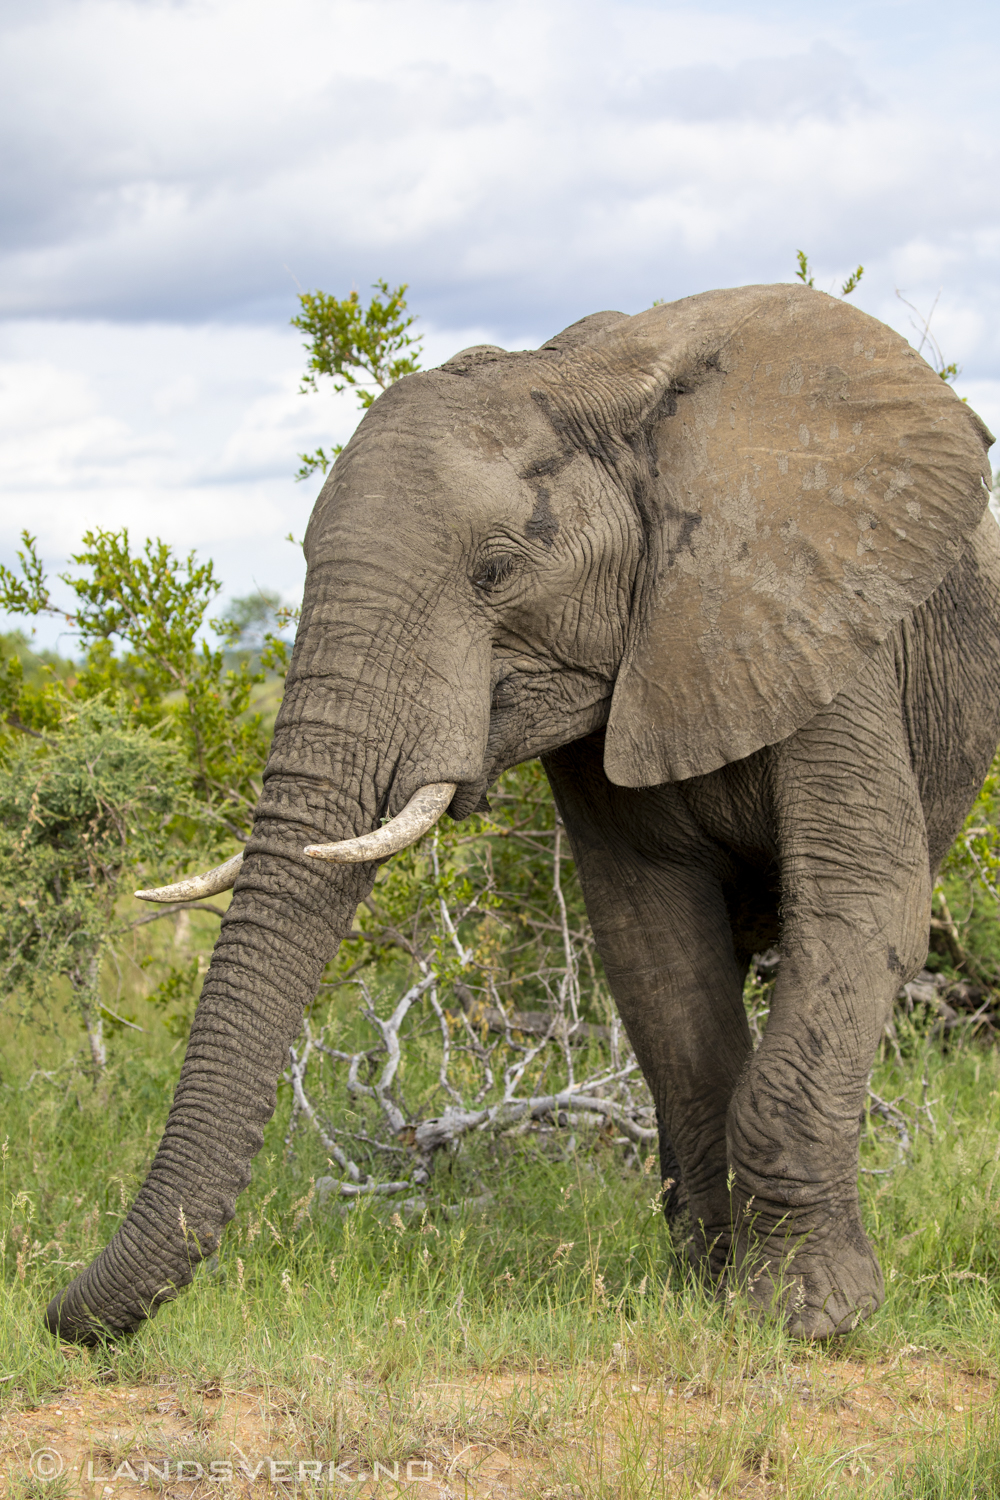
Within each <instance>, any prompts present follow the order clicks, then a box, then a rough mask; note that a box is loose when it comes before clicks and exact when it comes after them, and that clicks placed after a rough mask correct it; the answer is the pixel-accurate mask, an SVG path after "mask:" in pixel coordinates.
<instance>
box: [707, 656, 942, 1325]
mask: <svg viewBox="0 0 1000 1500" xmlns="http://www.w3.org/2000/svg"><path fill="white" fill-rule="evenodd" d="M869 686H870V685H869ZM864 687H865V684H860V685H859V687H858V689H857V690H856V693H855V697H854V701H849V702H845V701H842V700H839V699H838V700H836V701H835V703H834V704H833V705H831V708H830V709H829V710H827V711H825V712H824V713H823V714H822V715H821V716H819V717H818V718H817V719H816V720H814V721H813V722H812V723H811V724H810V725H808V726H807V727H806V729H805V730H804V731H800V733H799V735H797V736H795V737H794V739H793V740H791V741H788V742H786V744H785V745H784V746H782V747H781V752H780V755H779V764H778V767H777V773H776V775H775V785H776V787H777V798H778V802H779V806H778V818H779V824H780V827H781V843H782V870H783V879H784V901H783V928H782V938H781V949H782V959H781V966H780V970H779V977H778V980H777V983H776V985H775V991H774V996H773V1000H772V1006H771V1014H770V1020H769V1023H768V1028H767V1032H766V1034H765V1037H764V1040H763V1042H762V1043H761V1046H760V1047H759V1048H758V1050H757V1052H756V1054H755V1055H754V1057H753V1058H752V1060H751V1061H750V1063H749V1064H748V1067H747V1069H746V1072H745V1073H744V1075H743V1077H742V1078H741V1080H740V1082H739V1085H738V1087H737V1089H736V1090H735V1092H734V1094H733V1098H732V1102H731V1104H730V1109H729V1118H728V1123H727V1134H728V1143H729V1144H728V1149H729V1159H730V1164H731V1166H732V1169H733V1173H734V1188H733V1198H734V1209H736V1210H737V1211H738V1213H739V1221H738V1230H737V1260H738V1262H739V1263H740V1266H741V1272H742V1276H743V1279H744V1282H745V1284H746V1286H747V1288H748V1290H749V1292H750V1294H751V1296H752V1297H754V1299H755V1300H756V1301H757V1302H758V1303H759V1304H760V1305H761V1306H762V1307H767V1308H772V1309H775V1308H778V1307H780V1309H781V1310H782V1311H783V1313H784V1314H785V1316H786V1317H787V1320H788V1326H789V1329H790V1331H791V1332H793V1333H794V1334H796V1335H798V1336H800V1337H807V1338H823V1337H826V1336H827V1335H830V1334H833V1333H839V1332H845V1331H847V1330H848V1329H850V1328H852V1327H853V1326H854V1325H855V1324H856V1323H857V1322H858V1321H859V1320H860V1319H861V1318H864V1317H866V1316H868V1315H869V1314H870V1313H871V1312H873V1311H874V1310H875V1309H877V1308H878V1307H879V1306H880V1305H881V1303H882V1300H883V1297H884V1286H883V1280H882V1272H881V1269H880V1267H879V1264H878V1261H877V1259H876V1256H875V1253H874V1250H873V1249H872V1246H871V1244H870V1242H869V1240H868V1237H867V1235H866V1234H865V1231H864V1227H863V1225H862V1222H861V1213H860V1204H859V1199H858V1147H859V1140H860V1129H861V1123H860V1122H861V1117H862V1111H863V1108H864V1101H865V1091H866V1085H867V1080H868V1077H869V1073H870V1070H871V1066H872V1063H873V1060H874V1056H875V1051H876V1048H877V1046H878V1041H879V1038H880V1036H881V1034H882V1030H883V1027H884V1025H885V1022H886V1020H887V1018H888V1016H889V1014H890V1011H891V1007H892V1002H893V997H894V995H895V994H896V992H897V990H898V988H899V985H900V984H901V983H902V982H903V981H904V980H905V979H907V978H908V977H909V976H910V975H911V974H912V973H913V972H914V971H915V970H916V969H917V968H918V967H919V965H920V963H921V962H922V960H923V957H924V954H925V953H926V944H927V931H928V918H929V915H930V874H929V869H928V858H927V846H926V832H925V827H924V819H923V812H922V809H921V806H920V801H919V797H918V794H917V787H916V783H915V779H914V776H913V773H912V770H911V768H910V764H909V758H908V755H907V753H906V747H905V744H904V743H903V737H902V731H901V728H900V727H899V721H898V720H897V721H896V728H895V730H894V729H893V725H892V715H891V714H890V713H888V712H886V707H885V703H884V701H882V703H881V707H882V714H881V722H878V721H877V719H876V718H875V717H874V716H873V715H872V714H871V713H870V712H869V711H868V710H870V708H871V701H870V700H866V698H865V696H864V694H863V692H862V691H861V690H862V689H863V688H864ZM873 696H874V697H875V699H876V702H878V701H879V700H878V698H877V695H875V694H874V693H873Z"/></svg>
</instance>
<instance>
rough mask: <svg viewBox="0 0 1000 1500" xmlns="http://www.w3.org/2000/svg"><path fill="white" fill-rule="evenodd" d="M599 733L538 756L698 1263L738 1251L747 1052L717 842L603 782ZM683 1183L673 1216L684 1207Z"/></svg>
mask: <svg viewBox="0 0 1000 1500" xmlns="http://www.w3.org/2000/svg"><path fill="white" fill-rule="evenodd" d="M602 749H603V738H602V737H601V736H594V737H593V738H591V739H588V740H583V741H577V742H576V743H575V744H572V745H569V746H567V747H565V748H564V749H562V750H559V751H556V752H553V753H551V754H549V755H547V756H546V757H545V758H544V764H545V769H546V771H547V772H548V776H549V780H550V782H551V784H552V788H553V792H554V794H555V798H556V802H557V805H558V807H559V811H560V813H561V814H562V817H563V821H564V822H565V825H566V828H567V831H568V833H569V837H570V841H571V843H572V846H573V852H574V855H575V856H576V862H577V870H578V873H579V877H580V882H581V885H582V888H583V894H584V898H585V900H586V903H587V911H588V913H589V916H590V920H591V924H592V926H593V929H594V936H595V938H596V940H597V947H598V951H599V952H600V955H601V958H602V960H603V962H604V967H605V971H606V973H607V976H608V982H609V984H610V987H611V993H612V995H613V996H614V999H615V1003H616V1004H617V1006H618V1009H619V1011H620V1013H621V1017H622V1020H623V1022H624V1024H625V1029H626V1031H627V1033H628V1036H629V1040H630V1042H631V1043H632V1046H633V1048H634V1049H635V1054H636V1057H637V1059H638V1061H639V1065H640V1067H641V1068H642V1071H643V1073H644V1075H645V1077H646V1080H647V1082H648V1083H649V1087H650V1090H651V1092H652V1095H653V1100H654V1103H655V1105H656V1113H657V1121H658V1124H659V1129H660V1145H661V1166H662V1170H663V1175H664V1178H666V1179H668V1180H669V1179H671V1178H675V1179H676V1171H677V1165H679V1167H680V1174H681V1179H682V1182H683V1190H682V1191H683V1196H684V1197H686V1200H687V1208H688V1210H689V1212H690V1217H691V1222H692V1231H693V1239H692V1244H691V1250H692V1253H693V1254H694V1256H695V1257H696V1259H698V1260H699V1261H701V1262H703V1263H706V1268H710V1269H711V1270H712V1271H713V1272H714V1273H718V1272H719V1271H721V1269H722V1267H723V1265H724V1264H725V1262H726V1260H727V1258H728V1253H729V1246H730V1237H731V1234H730V1232H731V1216H730V1203H729V1192H728V1186H727V1180H726V1179H727V1172H728V1162H727V1159H726V1114H727V1109H728V1106H729V1100H730V1096H731V1094H732V1092H733V1089H734V1088H735V1086H736V1083H737V1080H738V1079H739V1077H740V1074H741V1072H742V1071H743V1068H744V1066H745V1064H746V1061H747V1058H748V1056H749V1054H750V1049H751V1042H750V1033H749V1028H748V1026H747V1020H746V1014H745V1011H744V1009H743V1000H742V991H743V972H744V970H743V968H742V967H741V965H740V964H739V963H738V962H737V958H736V954H735V952H734V949H733V936H732V930H731V926H730V919H729V912H728V908H727V905H726V899H725V893H724V889H723V880H722V874H721V872H720V869H719V868H717V866H718V865H719V861H720V855H719V851H718V849H717V847H716V846H715V845H713V844H711V843H710V842H709V841H707V840H705V839H704V837H703V836H702V835H701V834H700V833H699V831H698V829H697V827H696V826H695V825H694V823H693V820H692V819H691V815H690V813H689V812H688V811H687V809H686V808H685V806H684V804H683V801H682V800H681V798H680V797H679V796H678V795H677V793H676V791H675V790H674V788H672V787H669V786H667V787H658V788H655V789H650V790H642V791H635V790H630V789H627V788H622V787H616V786H613V785H612V784H611V783H610V782H609V781H608V779H607V777H606V776H605V774H604V769H603V764H602ZM678 1186H679V1184H678V1183H677V1182H676V1181H675V1182H674V1185H673V1188H668V1189H667V1190H666V1203H665V1207H666V1209H667V1212H668V1215H669V1213H670V1211H671V1208H675V1209H676V1208H677V1207H678V1206H679V1201H680V1200H679V1196H678V1195H677V1188H678Z"/></svg>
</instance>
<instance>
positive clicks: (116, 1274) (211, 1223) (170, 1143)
mask: <svg viewBox="0 0 1000 1500" xmlns="http://www.w3.org/2000/svg"><path fill="white" fill-rule="evenodd" d="M274 834H275V830H274V829H273V828H272V829H268V828H266V827H265V828H264V829H262V830H261V835H263V836H261V835H259V834H255V837H254V839H253V840H252V841H251V844H250V845H249V846H248V850H247V855H246V858H245V860H244V863H243V869H242V871H241V875H240V879H239V882H238V886H237V889H236V892H235V894H234V898H233V902H232V905H231V907H230V910H229V912H228V913H227V914H226V917H225V918H224V920H223V925H222V931H221V932H220V935H219V939H218V942H217V944H216V948H215V953H214V955H213V959H212V964H211V968H210V970H209V973H208V975H207V977H206V980H205V985H204V988H203V991H202V995H201V999H200V1000H199V1004H198V1009H197V1013H196V1015H195V1019H194V1023H193V1025H192V1028H191V1036H190V1040H189V1042H188V1048H187V1053H186V1056H185V1059H184V1065H183V1067H182V1069H181V1075H180V1079H179V1082H178V1085H177V1091H176V1094H175V1096H174V1102H173V1105H172V1107H171V1110H170V1115H169V1118H168V1120H167V1125H166V1129H165V1131H164V1135H163V1139H162V1141H161V1143H160V1147H159V1150H158V1151H157V1153H156V1157H155V1159H154V1161H153V1164H152V1167H151V1169H150V1172H149V1175H148V1177H147V1179H146V1181H145V1183H144V1185H143V1187H142V1189H141V1190H140V1192H139V1195H138V1197H137V1198H136V1200H135V1203H134V1204H133V1206H132V1208H131V1210H130V1212H129V1214H128V1216H127V1218H126V1219H125V1222H124V1223H123V1224H122V1225H121V1227H120V1228H119V1229H118V1231H117V1232H116V1234H115V1235H114V1237H113V1238H112V1240H111V1241H110V1243H109V1244H108V1245H107V1247H106V1248H105V1249H104V1250H103V1251H102V1253H101V1254H100V1255H99V1256H98V1257H97V1259H96V1260H95V1261H94V1262H93V1264H92V1265H91V1266H90V1267H89V1268H88V1269H87V1270H86V1271H84V1272H83V1273H81V1275H79V1276H78V1277H77V1278H76V1280H75V1281H73V1282H72V1284H71V1285H70V1286H69V1287H68V1288H67V1289H66V1291H65V1292H63V1293H62V1294H61V1295H60V1296H58V1297H56V1298H54V1299H53V1301H52V1302H51V1303H50V1305H49V1307H48V1310H47V1313H46V1322H47V1324H48V1327H49V1329H50V1330H51V1331H52V1332H53V1333H56V1334H58V1335H59V1336H60V1337H62V1338H65V1339H71V1340H76V1341H78V1342H83V1343H88V1342H95V1341H97V1340H98V1339H100V1338H101V1337H107V1336H109V1335H110V1336H115V1335H120V1334H123V1333H127V1332H130V1331H132V1330H133V1329H135V1328H136V1327H137V1326H138V1324H139V1323H141V1322H142V1320H143V1319H144V1318H147V1317H150V1316H152V1314H153V1313H154V1312H155V1310H156V1308H157V1307H158V1305H159V1304H160V1303H162V1302H165V1301H169V1300H170V1299H171V1298H172V1297H174V1296H175V1295H176V1293H177V1291H178V1290H179V1289H180V1288H181V1287H183V1286H185V1285H186V1284H187V1283H188V1282H190V1280H191V1278H192V1274H193V1270H194V1267H195V1265H196V1264H197V1263H198V1262H199V1261H200V1260H202V1259H204V1258H205V1257H206V1256H208V1255H211V1254H212V1253H213V1252H214V1251H215V1250H216V1249H217V1248H218V1246H219V1242H220V1237H221V1233H222V1229H223V1227H224V1225H225V1224H226V1223H227V1222H228V1221H229V1220H230V1219H231V1218H232V1217H233V1213H234V1211H235V1210H234V1205H235V1200H236V1197H237V1195H238V1194H239V1193H240V1192H241V1191H242V1189H243V1188H245V1187H246V1186H247V1184H248V1183H249V1181H250V1163H251V1160H252V1158H253V1157H254V1156H255V1155H256V1153H257V1152H258V1151H259V1150H260V1148H261V1145H262V1144H263V1131H264V1126H265V1125H266V1124H267V1122H268V1120H269V1119H270V1118H271V1115H272V1114H273V1113H274V1109H275V1104H276V1102H277V1080H278V1077H279V1075H280V1073H281V1070H282V1068H283V1067H285V1066H286V1065H287V1060H288V1048H289V1045H290V1044H291V1042H292V1041H293V1040H294V1037H295V1035H296V1032H297V1031H298V1029H299V1026H300V1025H301V1021H302V1014H303V1010H304V1007H305V1006H306V1004H307V1003H308V1002H309V1001H310V1000H311V999H312V998H313V996H314V995H315V993H316V990H317V987H318V985H319V982H320V979H321V977H322V973H323V967H324V965H325V964H326V963H327V962H328V961H329V959H330V958H331V957H332V956H333V954H334V953H335V951H336V948H337V945H338V943H339V942H340V940H341V938H342V937H343V936H344V934H345V932H346V931H347V930H348V929H349V927H350V924H351V921H352V919H353V915H354V911H355V908H356V906H357V903H358V901H359V900H361V899H362V898H363V897H364V895H365V894H367V891H368V890H370V888H371V884H372V879H373V876H374V867H373V866H372V865H354V866H350V867H348V868H347V869H345V870H343V871H337V872H333V871H331V870H330V868H329V867H328V866H323V865H317V864H316V863H315V862H313V861H310V860H306V859H304V858H303V857H302V856H301V853H299V855H298V857H297V858H296V857H293V856H292V853H291V850H289V853H288V854H282V853H280V852H276V851H275V850H274V849H273V847H272V849H271V850H268V849H267V848H266V847H265V846H266V845H267V844H269V843H270V844H272V846H273V844H274V842H275V839H274ZM296 842H297V845H298V849H299V851H301V847H302V843H303V842H304V840H303V839H302V838H301V836H300V834H299V836H297V838H296ZM255 846H256V847H255Z"/></svg>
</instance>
